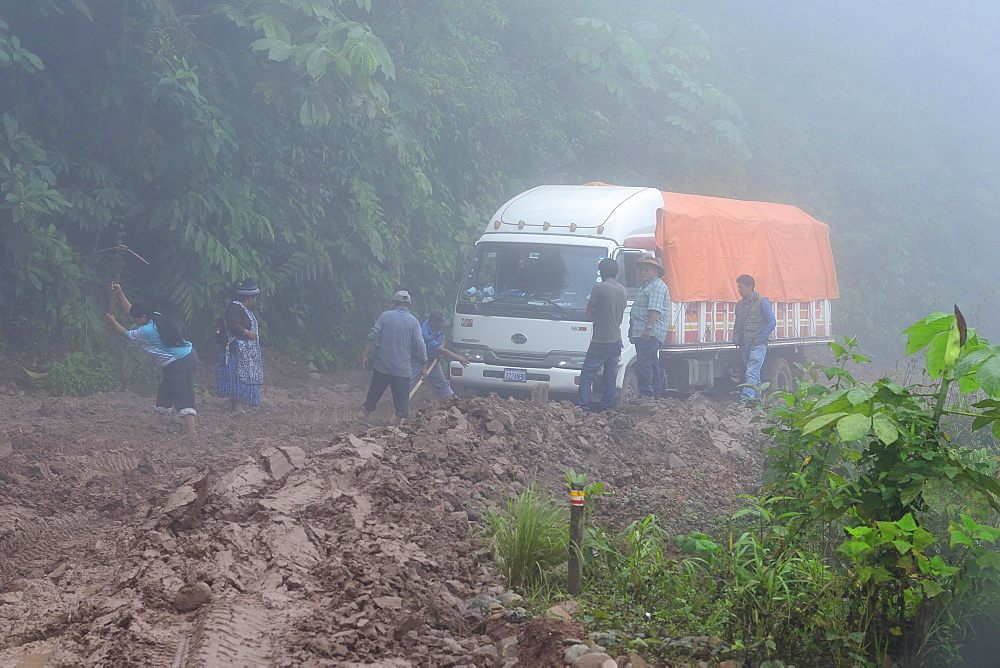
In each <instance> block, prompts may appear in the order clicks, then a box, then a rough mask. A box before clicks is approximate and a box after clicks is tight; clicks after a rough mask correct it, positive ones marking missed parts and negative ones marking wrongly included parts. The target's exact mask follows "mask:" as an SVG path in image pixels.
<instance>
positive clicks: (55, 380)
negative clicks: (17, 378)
mask: <svg viewBox="0 0 1000 668" xmlns="http://www.w3.org/2000/svg"><path fill="white" fill-rule="evenodd" d="M35 381H36V382H37V383H38V384H39V385H40V386H41V387H42V388H44V389H45V390H47V391H48V392H49V394H51V395H53V396H56V397H62V396H66V395H69V396H73V397H86V396H89V395H91V394H94V393H96V392H114V391H117V390H120V389H122V384H121V381H120V379H119V376H118V374H117V373H116V372H115V369H114V367H113V366H112V364H110V361H109V360H108V359H107V358H105V357H96V358H95V357H94V356H93V355H86V354H84V353H81V352H71V353H66V354H65V355H63V357H62V358H61V359H60V360H58V361H56V362H53V363H52V364H51V365H50V366H49V368H48V371H47V372H46V373H44V374H41V375H39V376H38V377H37V378H36V379H35Z"/></svg>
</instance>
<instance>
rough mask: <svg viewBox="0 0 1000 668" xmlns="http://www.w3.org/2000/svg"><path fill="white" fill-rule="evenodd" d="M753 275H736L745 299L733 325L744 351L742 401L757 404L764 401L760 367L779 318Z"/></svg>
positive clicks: (734, 337) (738, 288)
mask: <svg viewBox="0 0 1000 668" xmlns="http://www.w3.org/2000/svg"><path fill="white" fill-rule="evenodd" d="M755 287H756V282H755V281H754V280H753V276H750V275H749V274H743V275H741V276H739V277H738V278H737V279H736V289H737V290H738V291H739V293H740V297H742V299H741V300H740V301H739V302H738V303H737V304H736V324H735V326H734V327H733V343H735V344H736V346H737V347H738V348H739V349H740V353H742V354H743V364H744V366H745V367H746V378H745V379H744V381H743V383H744V384H743V389H742V391H741V392H740V401H741V402H743V403H745V404H754V403H757V402H759V401H760V394H759V393H758V392H757V388H758V387H759V386H760V368H761V367H762V366H764V356H765V355H767V339H768V337H770V336H771V332H773V331H774V326H775V324H776V321H775V319H774V309H772V308H771V302H769V301H768V300H767V298H766V297H762V296H761V295H760V293H758V292H757V291H756V290H755Z"/></svg>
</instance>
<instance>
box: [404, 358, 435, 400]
mask: <svg viewBox="0 0 1000 668" xmlns="http://www.w3.org/2000/svg"><path fill="white" fill-rule="evenodd" d="M437 363H438V358H437V357H435V358H434V361H433V362H431V365H430V366H429V367H427V373H425V374H423V375H422V376H420V380H418V381H417V384H416V385H414V386H413V389H412V390H410V399H412V398H413V395H414V394H416V393H417V390H419V389H420V386H421V385H423V384H424V379H425V378H427V376H429V375H431V369H433V368H434V365H435V364H437Z"/></svg>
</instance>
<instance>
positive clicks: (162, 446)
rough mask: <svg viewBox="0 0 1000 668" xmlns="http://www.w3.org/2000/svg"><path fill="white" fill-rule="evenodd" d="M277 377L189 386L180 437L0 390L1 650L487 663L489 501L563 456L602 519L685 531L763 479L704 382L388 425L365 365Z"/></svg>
mask: <svg viewBox="0 0 1000 668" xmlns="http://www.w3.org/2000/svg"><path fill="white" fill-rule="evenodd" d="M204 380H205V383H204V384H206V385H207V382H208V381H207V379H204ZM275 381H276V382H275V383H274V385H272V386H270V387H268V389H267V393H266V398H265V404H264V405H263V406H262V407H261V408H260V409H257V410H255V411H253V412H252V413H251V414H250V415H249V416H247V417H244V418H236V417H234V416H231V415H230V414H228V413H227V412H226V410H225V409H226V408H227V403H226V402H222V401H220V400H217V399H214V398H205V399H204V400H202V402H201V404H200V407H199V411H200V412H199V416H200V425H199V427H200V431H201V435H200V438H199V440H198V441H194V442H192V441H188V440H185V439H183V438H182V437H181V436H180V433H181V431H182V429H181V426H180V424H176V425H172V428H171V430H170V431H168V432H167V433H157V432H153V431H150V430H149V429H147V428H146V426H145V425H146V424H147V419H148V415H149V407H150V400H149V399H148V398H145V397H138V396H135V395H132V394H128V393H123V394H114V395H97V396H94V397H87V398H81V399H77V398H59V399H53V398H45V397H41V396H35V395H31V394H28V395H23V396H21V395H17V396H9V395H4V396H0V411H2V412H3V415H4V416H5V419H4V423H3V426H2V428H0V665H4V666H8V665H9V666H43V665H50V666H64V665H65V666H69V665H109V664H116V665H122V664H131V665H150V666H154V665H155V666H257V665H259V666H280V665H365V664H377V665H382V666H410V665H422V666H443V665H476V666H492V665H496V662H497V658H496V655H495V651H494V641H495V640H496V639H497V638H491V637H490V636H489V635H486V633H485V631H489V629H488V628H485V627H484V625H483V623H482V619H481V617H478V616H477V615H476V614H475V613H472V612H470V610H469V608H468V606H467V605H466V602H467V601H468V600H469V599H470V598H472V597H473V596H475V595H477V594H481V593H483V592H486V591H489V590H490V588H491V587H496V586H497V585H502V583H501V582H500V581H499V580H500V579H499V576H497V575H496V574H495V572H494V571H493V570H491V564H490V562H489V554H488V553H487V552H485V551H484V550H483V549H482V547H481V544H480V542H479V541H478V540H477V537H476V532H477V529H478V527H479V519H480V516H481V513H482V510H483V508H485V507H490V506H495V505H496V504H497V503H498V502H499V501H500V500H501V499H502V498H503V497H504V495H505V494H508V493H515V492H518V491H520V490H522V489H524V487H525V486H526V485H527V484H529V483H530V482H531V480H532V479H533V478H536V479H537V480H538V481H539V482H540V483H542V484H543V485H545V486H548V487H550V488H551V489H553V490H557V491H558V490H561V489H562V477H563V474H564V472H565V471H566V470H567V469H568V468H571V467H572V468H574V469H576V470H577V471H585V472H587V473H588V474H590V479H591V480H603V481H605V482H607V483H608V486H609V487H610V488H611V489H612V490H613V491H614V495H613V496H609V497H605V498H602V499H600V500H599V503H598V507H597V514H598V521H600V522H602V523H605V524H608V525H610V526H612V527H614V528H621V527H623V526H625V525H626V524H628V523H629V522H631V521H632V520H634V519H637V518H640V517H644V516H645V515H646V514H648V513H655V514H657V515H658V516H659V517H660V518H661V520H662V523H663V525H664V526H666V527H667V528H669V529H670V530H672V531H678V532H679V531H689V530H692V529H695V528H704V527H705V526H706V525H707V523H709V522H711V521H712V520H713V519H714V518H716V517H719V516H722V515H724V514H726V513H728V512H730V511H731V510H732V509H733V508H734V507H735V506H736V505H737V503H738V500H737V499H736V496H737V495H738V494H740V493H746V492H752V491H753V490H754V488H755V487H756V485H757V482H758V480H759V451H760V448H761V444H762V439H761V436H760V434H759V432H758V431H757V429H756V427H755V426H754V425H751V424H750V423H749V418H750V415H749V414H748V413H747V412H746V411H744V410H743V409H741V408H739V407H738V406H736V405H732V404H728V403H720V402H712V401H709V400H707V399H704V398H702V397H699V396H695V397H692V398H689V399H686V400H666V401H663V402H659V403H657V404H655V405H653V406H643V407H637V408H632V409H627V410H626V411H625V412H623V413H605V414H599V415H584V414H582V413H580V412H579V410H578V409H576V408H574V407H572V406H571V405H569V404H568V403H563V404H558V403H554V402H551V403H549V404H548V405H546V406H542V407H539V406H533V405H531V404H529V403H527V402H516V401H510V400H502V399H498V398H496V397H490V398H478V399H471V400H455V401H452V402H446V403H445V404H441V405H438V404H433V403H430V402H429V401H428V400H427V398H424V399H423V400H419V398H418V405H424V408H423V409H421V411H420V413H419V415H418V416H417V417H415V418H414V419H413V420H412V421H410V422H409V423H408V424H406V425H404V426H403V427H401V428H398V427H395V426H391V425H390V424H388V422H389V420H388V417H389V415H388V412H386V413H380V414H377V415H376V419H375V422H376V424H369V423H362V422H359V421H358V419H357V408H356V407H357V406H358V405H359V404H360V402H361V400H362V398H363V393H364V390H365V387H366V385H365V383H366V379H365V378H364V377H363V376H361V375H360V374H343V375H340V376H337V377H325V376H324V377H323V378H322V379H318V380H311V381H310V380H309V379H308V378H307V376H306V375H305V374H299V375H295V374H290V373H289V374H284V375H278V377H277V378H275ZM428 396H429V395H428ZM388 403H389V402H388V398H385V399H383V407H382V408H381V410H383V411H388ZM522 626H523V625H522ZM507 632H508V635H509V634H510V633H511V632H513V633H516V632H517V629H516V628H515V629H514V630H513V631H510V630H509V629H508V631H507ZM494 635H495V634H494ZM522 665H525V664H522Z"/></svg>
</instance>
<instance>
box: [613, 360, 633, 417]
mask: <svg viewBox="0 0 1000 668" xmlns="http://www.w3.org/2000/svg"><path fill="white" fill-rule="evenodd" d="M638 396H639V374H637V373H636V371H635V364H630V365H629V367H628V368H627V369H626V370H625V378H623V379H622V387H621V389H620V390H618V397H617V398H616V399H615V408H621V407H622V406H627V405H628V404H630V403H632V402H633V401H635V398H636V397H638Z"/></svg>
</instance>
